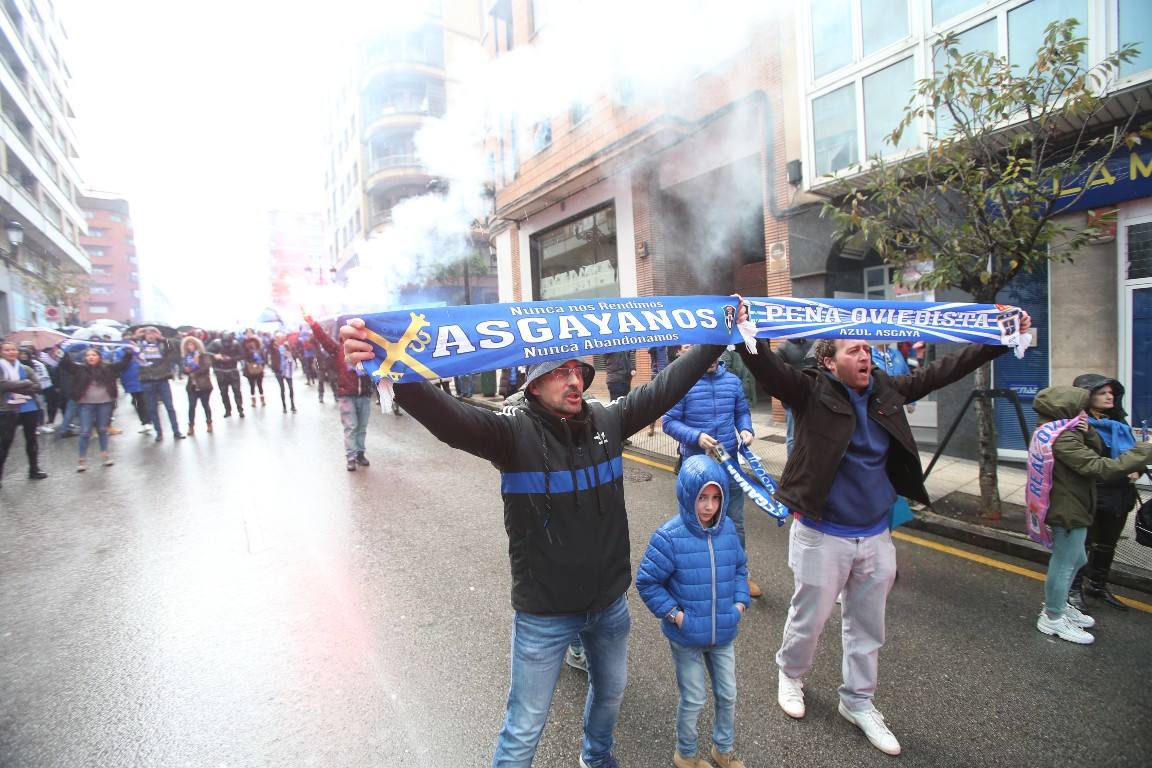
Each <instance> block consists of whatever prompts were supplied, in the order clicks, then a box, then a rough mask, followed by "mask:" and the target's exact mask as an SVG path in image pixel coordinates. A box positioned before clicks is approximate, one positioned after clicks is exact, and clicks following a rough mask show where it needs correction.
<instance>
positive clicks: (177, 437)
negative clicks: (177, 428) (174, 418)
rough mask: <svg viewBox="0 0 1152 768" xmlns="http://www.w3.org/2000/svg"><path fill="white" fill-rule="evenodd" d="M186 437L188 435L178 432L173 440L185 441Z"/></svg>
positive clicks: (173, 436)
mask: <svg viewBox="0 0 1152 768" xmlns="http://www.w3.org/2000/svg"><path fill="white" fill-rule="evenodd" d="M186 437H187V435H185V434H184V433H182V432H177V433H176V434H174V435H172V439H173V440H183V439H184V438H186Z"/></svg>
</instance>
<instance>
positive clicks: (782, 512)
mask: <svg viewBox="0 0 1152 768" xmlns="http://www.w3.org/2000/svg"><path fill="white" fill-rule="evenodd" d="M742 447H744V446H742ZM742 453H743V456H744V460H745V461H748V465H749V466H750V467H752V469H753V471H754V472H756V475H757V477H758V478H760V480H761V482H762V483H764V489H763V490H762V489H761V487H760V486H759V485H756V484H755V483H753V482H752V481H751V480H749V479H748V476H747V475H745V474H744V472H743V471H742V470H741V469H740V465H739V464H737V463H736V461H735V460H734V459H733V458H732V456H731V454H729V453H728V451H727V450H725V448H724V444H723V443H716V447H715V448H713V449H712V457H713V458H715V459H716V461H717V462H719V464H720V467H721V468H722V469H723V470H724V471H725V472H726V473H728V476H729V477H731V478H732V479H733V480H734V481H735V482H736V484H737V485H739V486H740V490H742V491H743V492H744V495H745V496H747V497H748V498H750V499H752V502H753V503H754V504H755V505H756V506H757V507H759V508H760V509H762V510H764V511H765V512H767V513H768V514H769V515H771V516H772V517H774V518H776V525H778V526H780V525H784V520H786V519H787V517H788V508H787V507H785V506H784V505H783V504H781V503H780V502H778V501H776V499H774V498H772V496H771V495H769V494H772V493H775V492H776V483H775V482H774V481H773V480H772V477H771V475H769V474H768V472H767V471H765V469H764V465H763V464H761V463H760V459H759V457H757V456H756V454H754V453H752V452H751V451H748V450H746V449H745V451H742ZM749 457H751V458H752V460H754V461H755V464H753V463H752V461H750V460H749ZM757 467H759V471H756V468H757ZM765 479H766V480H767V482H764V480H765Z"/></svg>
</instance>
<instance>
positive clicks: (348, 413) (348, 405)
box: [336, 395, 372, 459]
mask: <svg viewBox="0 0 1152 768" xmlns="http://www.w3.org/2000/svg"><path fill="white" fill-rule="evenodd" d="M336 404H337V405H338V406H339V407H340V424H341V426H343V427H344V456H345V458H348V459H354V458H356V454H358V453H364V436H365V435H366V434H367V433H368V417H369V416H370V415H371V414H372V399H371V398H369V397H366V396H362V395H355V396H350V397H348V396H344V395H339V396H338V397H337V398H336Z"/></svg>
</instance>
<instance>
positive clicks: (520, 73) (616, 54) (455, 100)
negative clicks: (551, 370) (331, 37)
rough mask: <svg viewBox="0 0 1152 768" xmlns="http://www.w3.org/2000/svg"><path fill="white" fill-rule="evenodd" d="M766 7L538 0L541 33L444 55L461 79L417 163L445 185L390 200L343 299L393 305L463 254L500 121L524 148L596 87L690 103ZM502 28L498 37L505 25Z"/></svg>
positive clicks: (763, 21)
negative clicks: (691, 88) (702, 79)
mask: <svg viewBox="0 0 1152 768" xmlns="http://www.w3.org/2000/svg"><path fill="white" fill-rule="evenodd" d="M772 5H773V4H772V3H765V2H745V1H744V0H737V2H730V3H724V4H723V5H722V7H718V6H719V4H713V3H700V2H698V0H696V1H690V0H660V1H659V2H657V1H656V0H624V2H620V0H615V1H614V2H610V1H609V0H584V1H583V2H575V1H562V0H544V2H541V3H537V7H538V8H541V9H543V11H544V13H543V16H544V18H543V19H540V20H538V21H539V23H538V25H537V26H538V27H539V28H540V30H541V31H540V34H538V35H537V36H536V37H535V38H534V39H533V42H532V43H531V44H528V45H517V46H516V47H514V49H513V50H512V51H508V52H503V53H501V55H499V56H496V57H491V56H490V55H489V54H488V53H487V52H485V51H484V50H482V49H481V48H480V47H479V46H476V49H475V50H474V51H473V52H472V54H471V55H465V56H464V57H463V58H462V59H458V60H456V61H454V62H451V63H452V64H453V65H454V66H453V68H452V69H451V70H450V71H449V73H448V76H449V78H450V79H453V80H455V81H457V82H458V85H457V86H456V87H455V88H454V89H453V90H452V95H451V98H450V99H449V102H448V112H447V114H446V115H445V116H444V118H443V119H439V120H431V121H429V123H428V125H427V126H426V127H425V128H424V129H422V130H421V131H420V132H419V133H418V134H417V136H416V139H415V141H416V147H417V152H418V155H419V157H420V160H421V162H422V164H423V165H424V166H425V167H427V168H428V170H429V171H430V173H432V174H433V175H435V176H437V177H439V178H440V179H443V180H444V181H445V182H446V188H447V192H446V193H444V192H442V191H441V192H432V193H429V194H426V195H423V196H420V197H415V198H410V199H408V200H405V201H403V202H402V203H400V204H398V205H397V206H395V207H394V208H393V221H392V224H391V226H390V228H388V229H387V231H385V232H384V233H383V234H380V235H377V236H374V237H372V238H371V239H369V240H368V241H367V242H366V243H362V244H360V248H359V254H360V258H359V262H360V265H361V266H360V267H359V268H356V269H354V270H351V271H350V274H349V276H348V292H347V306H348V307H349V308H353V307H354V308H356V309H359V310H364V311H368V310H373V309H385V308H387V307H389V306H393V305H395V304H396V301H397V294H398V292H399V290H400V289H401V288H403V287H404V286H406V285H409V284H412V283H416V282H420V281H422V280H424V279H427V277H428V276H429V275H430V274H432V273H433V272H434V271H435V270H436V269H437V268H440V267H443V266H446V265H451V264H455V263H459V262H460V261H461V260H462V259H464V258H466V257H467V256H468V254H469V252H470V249H471V248H472V243H471V241H470V238H469V237H468V235H469V228H470V226H471V224H472V223H473V222H474V221H477V220H479V221H483V220H485V219H486V218H487V217H488V216H489V215H490V214H491V211H492V199H491V197H488V196H485V195H484V192H483V190H484V186H485V184H488V183H491V182H492V179H493V168H492V167H491V162H490V160H489V159H488V154H487V151H486V148H485V142H486V140H490V139H491V137H492V136H493V133H494V131H495V130H496V128H497V127H498V126H502V125H508V124H509V123H510V122H511V121H515V122H516V124H517V125H518V126H519V136H520V145H521V146H520V151H521V154H522V156H525V157H526V156H527V154H528V152H529V151H530V150H529V149H528V147H529V145H530V144H531V127H532V126H533V125H535V124H536V123H537V122H539V121H541V120H548V119H552V118H555V117H558V116H561V115H564V114H566V113H567V112H568V110H569V109H570V108H571V107H572V106H573V105H576V104H591V103H593V102H595V100H596V99H597V98H599V97H602V96H606V97H608V98H609V99H612V100H613V101H614V102H616V103H617V104H622V105H627V106H629V107H632V108H636V109H643V108H648V107H655V108H657V109H658V110H659V111H660V112H671V113H676V112H678V111H680V110H690V109H691V105H690V104H687V103H685V102H684V99H683V94H684V92H685V90H686V89H685V86H686V85H687V84H688V83H690V81H691V80H692V79H693V78H695V77H697V76H699V75H701V74H702V73H704V72H706V71H707V70H709V69H711V68H712V67H715V66H717V65H720V64H722V63H723V62H724V61H726V60H727V59H729V58H730V57H732V56H734V55H736V54H737V53H739V52H741V51H743V50H744V49H746V48H748V46H750V45H753V44H756V40H755V37H756V34H757V31H761V32H762V31H763V30H765V28H766V26H767V22H768V21H769V20H770V18H771V17H772V16H773V15H774V11H773V10H772V9H771V6H772ZM397 6H404V7H406V8H408V9H409V11H411V8H412V7H413V4H412V3H400V4H395V3H386V4H384V6H383V10H381V5H380V4H379V3H375V4H372V5H371V6H370V7H371V8H372V9H373V10H372V12H373V13H376V14H385V15H384V16H381V17H380V18H387V19H388V23H389V25H390V26H392V25H394V24H395V23H396V21H397V19H396V17H394V16H387V14H389V13H390V12H391V11H390V10H389V9H393V8H396V7H397ZM420 18H421V16H420V14H419V13H411V12H408V13H407V14H406V15H405V16H404V23H408V24H417V23H419V21H420ZM522 21H523V18H522V17H520V16H518V17H517V22H518V23H519V22H522ZM490 23H492V22H491V20H490ZM498 34H499V36H500V38H501V40H503V36H504V31H503V28H502V27H501V28H500V30H499V33H498ZM517 36H518V37H519V33H518V34H517ZM502 47H503V46H502ZM613 114H614V115H615V111H613ZM496 171H497V172H499V169H496ZM710 226H713V227H715V226H716V224H715V222H711V224H710Z"/></svg>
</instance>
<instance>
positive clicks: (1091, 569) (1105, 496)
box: [1068, 373, 1140, 611]
mask: <svg viewBox="0 0 1152 768" xmlns="http://www.w3.org/2000/svg"><path fill="white" fill-rule="evenodd" d="M1072 386H1074V387H1079V388H1080V389H1086V390H1088V392H1089V393H1090V395H1091V397H1090V399H1089V401H1088V423H1089V424H1091V425H1092V427H1093V429H1095V430H1096V433H1097V434H1099V435H1100V439H1101V440H1103V441H1104V447H1105V450H1106V451H1107V452H1106V453H1105V456H1107V457H1110V458H1113V459H1115V458H1117V457H1118V456H1119V455H1120V454H1122V453H1124V452H1125V451H1127V450H1129V449H1130V448H1132V447H1133V446H1135V445H1136V442H1137V440H1136V435H1135V434H1134V433H1133V432H1132V428H1131V427H1130V426H1129V425H1128V421H1127V416H1128V414H1127V412H1126V411H1125V410H1124V405H1123V403H1124V386H1123V385H1122V384H1121V383H1120V382H1118V381H1116V379H1112V378H1109V377H1107V376H1102V375H1100V374H1098V373H1085V374H1083V375H1080V376H1077V377H1076V379H1075V380H1074V381H1073V382H1072ZM1138 479H1140V473H1138V472H1133V473H1132V474H1130V475H1128V476H1127V477H1123V478H1118V479H1114V480H1110V481H1104V480H1100V481H1097V483H1096V517H1095V518H1094V520H1093V522H1092V525H1091V526H1090V527H1089V528H1088V541H1087V549H1088V564H1087V565H1086V566H1084V568H1082V569H1081V570H1080V571H1079V572H1078V573H1077V574H1076V579H1075V580H1074V581H1073V583H1072V591H1071V593H1070V595H1069V597H1068V602H1070V603H1072V604H1073V605H1075V606H1076V607H1077V608H1080V610H1084V609H1083V608H1082V607H1081V606H1083V604H1084V595H1088V596H1089V597H1094V598H1096V599H1097V600H1100V601H1101V602H1103V603H1105V604H1107V605H1110V606H1112V607H1113V608H1115V609H1116V610H1119V611H1127V610H1128V606H1126V605H1124V603H1122V602H1120V600H1118V599H1117V598H1116V596H1115V595H1113V594H1112V590H1110V589H1109V588H1108V574H1109V573H1110V572H1111V570H1112V559H1113V558H1114V557H1115V556H1116V542H1118V541H1119V540H1120V534H1121V533H1123V532H1124V528H1125V526H1126V525H1127V524H1128V513H1129V512H1131V511H1132V508H1133V507H1135V506H1136V485H1135V483H1136V481H1137V480H1138Z"/></svg>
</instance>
